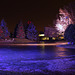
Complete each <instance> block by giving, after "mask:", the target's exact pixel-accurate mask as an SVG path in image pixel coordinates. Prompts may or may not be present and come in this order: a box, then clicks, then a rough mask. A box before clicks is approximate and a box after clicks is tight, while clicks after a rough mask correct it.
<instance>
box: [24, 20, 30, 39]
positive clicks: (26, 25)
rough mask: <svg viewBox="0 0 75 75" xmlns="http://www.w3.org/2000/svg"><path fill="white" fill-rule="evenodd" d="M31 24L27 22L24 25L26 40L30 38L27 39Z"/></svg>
mask: <svg viewBox="0 0 75 75" xmlns="http://www.w3.org/2000/svg"><path fill="white" fill-rule="evenodd" d="M30 23H31V21H28V22H26V23H25V24H24V27H25V38H26V39H28V38H27V29H28V27H29V24H30Z"/></svg>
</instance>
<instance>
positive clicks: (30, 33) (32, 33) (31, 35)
mask: <svg viewBox="0 0 75 75" xmlns="http://www.w3.org/2000/svg"><path fill="white" fill-rule="evenodd" d="M27 38H28V39H30V40H37V38H38V34H37V30H36V29H35V26H34V24H33V23H32V22H31V23H30V24H29V26H28V28H27Z"/></svg>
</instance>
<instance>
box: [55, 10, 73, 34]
mask: <svg viewBox="0 0 75 75" xmlns="http://www.w3.org/2000/svg"><path fill="white" fill-rule="evenodd" d="M71 23H73V22H72V19H71V18H70V14H69V13H68V11H67V10H66V9H60V10H59V18H57V20H56V26H55V27H56V29H57V30H58V31H59V33H61V34H62V32H63V33H64V31H65V29H66V28H67V26H68V25H69V24H71Z"/></svg>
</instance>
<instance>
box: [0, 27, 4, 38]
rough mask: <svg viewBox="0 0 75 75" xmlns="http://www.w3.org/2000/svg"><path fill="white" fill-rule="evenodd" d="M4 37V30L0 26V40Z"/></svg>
mask: <svg viewBox="0 0 75 75" xmlns="http://www.w3.org/2000/svg"><path fill="white" fill-rule="evenodd" d="M3 36H4V34H3V29H2V27H1V26H0V38H1V39H2V38H3Z"/></svg>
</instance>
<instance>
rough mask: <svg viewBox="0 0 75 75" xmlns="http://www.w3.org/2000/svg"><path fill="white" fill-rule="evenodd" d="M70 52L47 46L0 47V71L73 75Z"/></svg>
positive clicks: (74, 56)
mask: <svg viewBox="0 0 75 75" xmlns="http://www.w3.org/2000/svg"><path fill="white" fill-rule="evenodd" d="M54 49H55V50H54ZM53 50H54V51H53ZM72 52H73V50H68V49H64V48H57V47H47V46H46V47H42V46H32V47H5V48H3V47H1V48H0V70H2V71H12V72H13V71H14V72H29V73H32V72H40V73H43V74H48V72H49V71H53V72H54V71H60V72H72V73H73V74H75V53H74V52H75V51H74V52H73V54H72Z"/></svg>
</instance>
